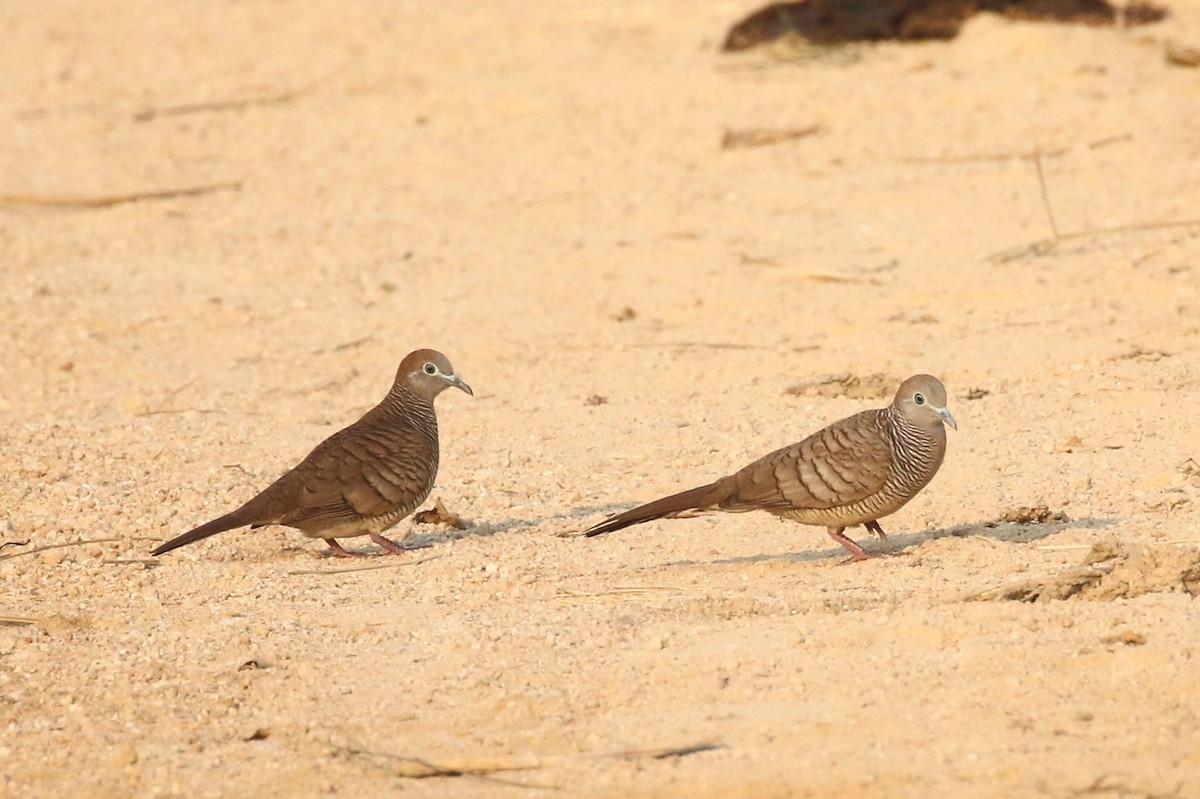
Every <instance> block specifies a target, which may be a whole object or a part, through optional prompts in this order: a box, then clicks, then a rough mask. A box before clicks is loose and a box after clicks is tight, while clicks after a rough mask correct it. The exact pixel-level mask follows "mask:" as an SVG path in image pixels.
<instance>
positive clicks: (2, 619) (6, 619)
mask: <svg viewBox="0 0 1200 799" xmlns="http://www.w3.org/2000/svg"><path fill="white" fill-rule="evenodd" d="M39 621H40V619H31V618H29V617H27V616H0V624H7V625H11V626H13V627H28V626H29V625H31V624H37V623H38V622H39Z"/></svg>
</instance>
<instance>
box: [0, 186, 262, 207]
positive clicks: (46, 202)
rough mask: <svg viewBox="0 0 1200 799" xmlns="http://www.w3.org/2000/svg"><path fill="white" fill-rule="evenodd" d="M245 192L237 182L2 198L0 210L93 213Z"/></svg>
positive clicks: (20, 195)
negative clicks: (19, 209) (217, 194)
mask: <svg viewBox="0 0 1200 799" xmlns="http://www.w3.org/2000/svg"><path fill="white" fill-rule="evenodd" d="M241 188H242V184H241V182H240V181H237V182H226V183H210V184H207V185H204V186H188V187H185V188H182V189H163V190H161V191H140V192H132V193H130V194H102V195H97V196H93V197H87V196H78V195H77V196H71V195H65V194H0V208H36V209H42V208H47V209H65V210H92V209H96V208H111V207H112V206H114V205H125V204H128V203H138V202H145V201H148V200H173V199H176V198H178V197H198V196H201V195H204V194H213V193H215V192H220V191H240V190H241Z"/></svg>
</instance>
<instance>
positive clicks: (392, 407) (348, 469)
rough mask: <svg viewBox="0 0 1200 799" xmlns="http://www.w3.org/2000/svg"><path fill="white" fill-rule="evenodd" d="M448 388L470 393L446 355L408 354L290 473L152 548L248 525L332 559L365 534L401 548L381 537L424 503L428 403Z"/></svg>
mask: <svg viewBox="0 0 1200 799" xmlns="http://www.w3.org/2000/svg"><path fill="white" fill-rule="evenodd" d="M451 386H453V387H454V388H458V389H462V390H463V391H465V392H467V393H468V394H471V395H472V396H473V395H474V392H473V391H471V387H470V386H468V385H467V384H466V383H464V382H463V380H462V378H461V377H459V376H458V375H457V374H455V372H454V367H453V366H451V365H450V361H449V360H447V359H446V356H445V355H442V354H441V353H440V352H436V351H434V350H417V351H416V352H412V353H409V355H407V356H406V357H405V358H404V360H403V361H401V362H400V368H399V369H397V370H396V381H395V383H393V385H392V390H391V391H389V392H388V394H387V396H386V397H384V398H383V401H382V402H380V403H379V404H378V405H376V406H375V407H374V408H372V409H371V410H369V411H367V412H366V414H365V415H363V417H362V418H361V419H359V420H358V421H357V422H355V423H354V424H352V425H350V426H349V427H347V428H345V429H343V430H339V431H338V432H336V433H334V434H333V435H332V436H330V437H329V438H327V439H325V440H324V441H322V442H321V443H320V444H318V445H317V447H316V449H314V450H313V451H312V452H310V453H309V454H308V457H306V458H305V459H304V460H302V461H301V462H300V463H299V465H297V466H296V467H295V468H294V469H292V470H291V471H289V472H287V473H286V474H284V475H283V476H282V477H280V478H279V479H278V480H276V481H275V482H274V483H272V484H271V485H269V486H267V487H266V489H264V490H263V491H262V493H260V494H259V495H258V496H256V497H254V498H253V499H251V500H250V501H249V502H247V503H246V504H245V505H242V506H241V507H240V508H238V509H237V510H235V511H233V512H231V513H227V514H225V515H224V516H221V517H219V518H217V519H213V520H212V521H211V522H208V523H207V524H202V525H200V526H199V527H197V528H196V529H194V530H191V531H190V532H187V533H184V534H183V535H181V536H179V537H178V538H173V539H171V540H170V541H168V542H166V543H165V544H163V545H161V546H160V547H158V548H157V549H155V550H154V552H153V553H152V554H154V555H161V554H163V553H165V552H170V551H171V550H173V549H176V548H178V547H181V546H184V545H185V544H190V543H192V542H194V541H199V540H200V539H202V538H208V537H209V536H210V535H216V534H217V533H223V532H225V531H226V530H233V529H235V528H238V527H245V526H247V525H249V526H250V527H252V528H255V527H262V526H264V525H268V524H281V525H285V526H287V527H295V528H296V529H298V530H300V531H301V532H302V533H304V534H305V535H306V536H308V537H310V538H323V539H325V541H326V543H328V544H329V548H330V550H332V554H334V555H337V556H347V555H350V554H352V553H350V552H347V551H346V550H345V549H344V548H343V547H342V545H341V544H339V543H338V541H337V539H339V538H350V537H353V536H359V535H368V536H370V537H371V540H372V541H374V542H375V543H376V544H378V545H379V546H381V547H383V548H384V549H385V550H387V551H388V552H393V553H395V552H402V551H404V549H405V547H403V546H402V545H400V544H398V543H396V542H395V541H392V540H391V539H388V538H385V537H384V536H383V532H384V531H385V530H387V529H389V528H390V527H392V526H394V525H395V524H396V523H397V522H399V521H400V520H401V519H403V518H404V517H405V516H408V514H410V513H412V512H413V511H414V510H416V508H417V506H418V505H420V504H421V503H422V502H424V501H425V498H426V497H427V496H429V492H430V491H431V490H432V489H433V481H434V478H435V477H436V476H437V470H438V430H437V416H436V415H435V414H434V410H433V401H434V399H435V398H436V397H437V395H438V394H441V393H442V391H444V390H445V389H447V388H449V387H451Z"/></svg>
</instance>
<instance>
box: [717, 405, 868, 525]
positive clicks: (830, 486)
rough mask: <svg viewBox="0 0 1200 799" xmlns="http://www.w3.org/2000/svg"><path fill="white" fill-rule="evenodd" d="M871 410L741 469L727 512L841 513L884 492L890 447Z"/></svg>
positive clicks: (736, 475) (735, 477) (723, 504)
mask: <svg viewBox="0 0 1200 799" xmlns="http://www.w3.org/2000/svg"><path fill="white" fill-rule="evenodd" d="M877 413H878V412H877V411H866V412H864V413H860V414H857V415H855V416H851V417H849V418H848V419H844V420H842V421H840V422H837V423H835V424H833V425H830V426H829V427H826V428H825V429H823V430H820V431H818V432H816V433H814V434H813V435H811V436H809V437H808V438H806V439H804V440H803V441H801V442H799V443H798V444H793V445H791V446H789V447H784V448H783V449H779V450H776V451H775V452H772V453H770V454H768V455H765V456H764V457H762V458H760V459H758V460H757V461H755V462H754V463H751V464H750V465H749V466H746V467H745V468H743V469H741V470H740V471H738V472H737V473H735V474H734V475H732V479H733V480H734V482H735V483H736V485H737V489H736V491H734V492H733V493H732V495H731V496H730V497H729V498H728V499H727V500H726V501H724V502H722V503H721V508H722V509H723V510H737V511H743V510H766V511H771V512H784V511H789V510H798V509H805V510H807V509H827V508H836V507H839V506H842V505H848V504H851V503H853V502H858V501H860V500H862V499H865V498H866V497H869V496H871V495H872V494H874V493H876V492H878V491H879V490H880V489H881V488H883V485H884V483H885V481H886V480H887V476H888V469H889V465H888V464H889V452H890V449H889V447H888V443H887V441H886V439H885V438H884V437H883V433H882V431H881V430H880V427H879V425H878V423H877V419H878V417H877Z"/></svg>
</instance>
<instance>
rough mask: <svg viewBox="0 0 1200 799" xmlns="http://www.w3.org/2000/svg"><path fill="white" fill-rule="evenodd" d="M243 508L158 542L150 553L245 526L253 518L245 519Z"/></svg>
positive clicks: (161, 551)
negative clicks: (162, 542) (163, 541)
mask: <svg viewBox="0 0 1200 799" xmlns="http://www.w3.org/2000/svg"><path fill="white" fill-rule="evenodd" d="M244 510H245V508H244V507H242V508H238V509H237V510H235V511H233V512H232V513H226V514H225V515H224V516H221V517H219V518H216V519H213V520H212V521H211V522H207V523H205V524H202V525H200V526H199V527H197V528H196V529H195V530H189V531H188V532H186V533H184V534H183V535H181V536H179V537H177V538H172V539H171V540H170V541H168V542H167V543H165V544H160V545H159V546H158V547H157V548H156V549H155V550H154V551H153V552H151V553H150V554H151V555H162V554H164V553H167V552H170V551H171V550H172V549H179V547H182V546H186V545H188V544H191V543H193V542H195V541H199V540H200V539H201V538H208V537H209V536H210V535H216V534H217V533H223V532H225V531H226V530H234V529H236V528H238V527H245V526H246V525H248V524H251V523H252V522H253V521H254V520H253V519H247V518H246V514H245V513H243V511H244Z"/></svg>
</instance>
